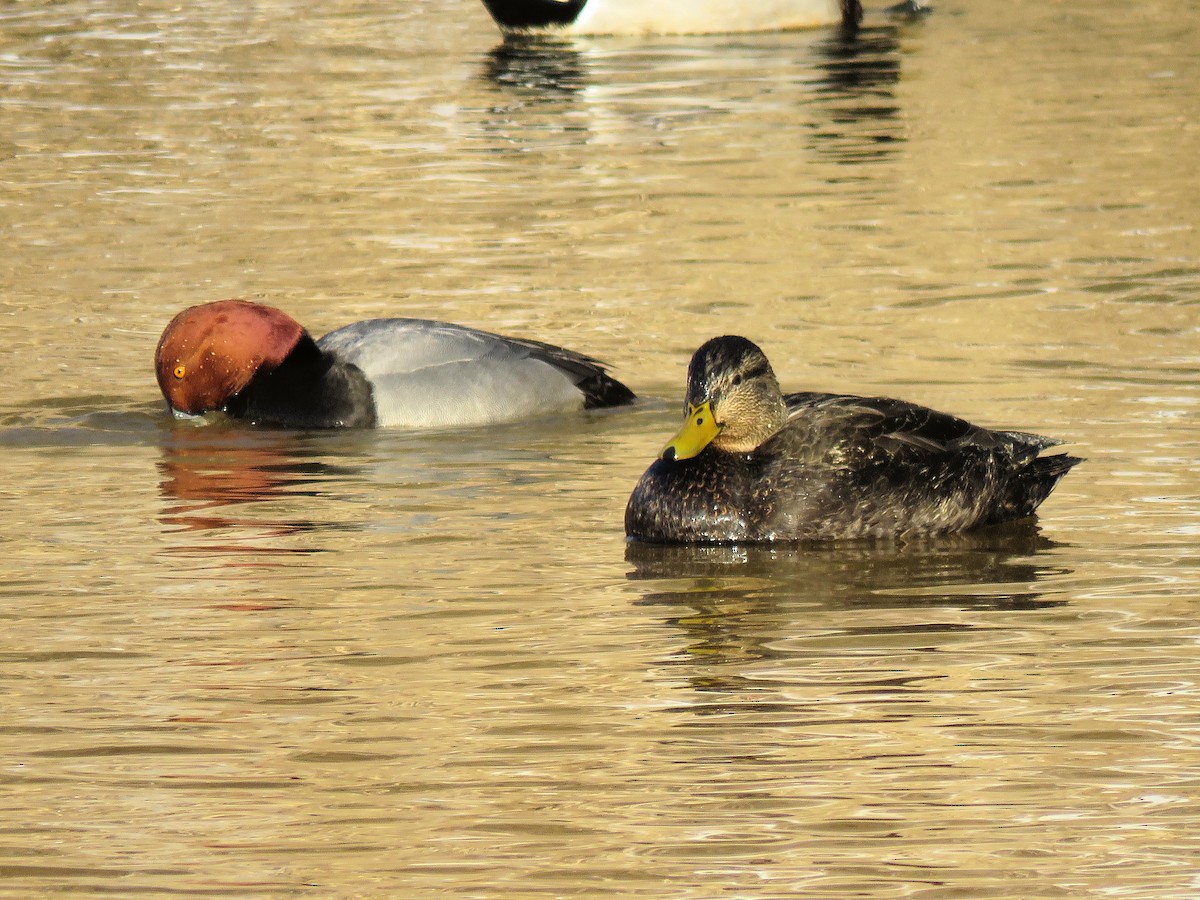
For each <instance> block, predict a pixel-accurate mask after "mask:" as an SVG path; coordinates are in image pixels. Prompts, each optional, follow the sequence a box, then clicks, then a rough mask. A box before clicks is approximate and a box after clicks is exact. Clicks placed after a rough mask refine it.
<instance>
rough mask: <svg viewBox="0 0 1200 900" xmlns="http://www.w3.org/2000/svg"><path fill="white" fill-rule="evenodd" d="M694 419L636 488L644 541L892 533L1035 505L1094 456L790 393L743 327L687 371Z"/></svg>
mask: <svg viewBox="0 0 1200 900" xmlns="http://www.w3.org/2000/svg"><path fill="white" fill-rule="evenodd" d="M687 411H688V416H687V420H686V422H685V424H684V427H683V429H681V431H680V433H679V434H678V435H676V437H675V438H673V439H672V441H671V442H670V443H669V444H668V445H667V447H666V448H665V449H664V450H663V453H662V456H661V457H660V458H659V459H658V460H656V461H655V462H654V463H653V464H652V465H651V466H650V468H649V469H647V470H646V473H645V474H644V475H643V476H642V478H641V480H640V481H639V482H638V484H637V487H636V488H634V491H633V494H632V496H630V498H629V504H628V506H627V508H626V511H625V530H626V533H627V534H628V535H629V536H630V537H631V538H636V539H639V540H644V541H657V542H665V543H694V542H741V541H746V542H762V541H803V540H836V539H852V538H890V537H907V536H915V535H929V534H939V533H945V532H952V531H962V530H966V529H970V528H976V527H980V526H983V525H990V524H996V523H1000V522H1006V521H1010V520H1014V519H1021V518H1025V517H1027V516H1030V515H1032V514H1033V512H1034V510H1036V509H1037V507H1038V505H1039V504H1040V503H1041V502H1042V501H1043V500H1045V499H1046V497H1047V496H1048V495H1049V494H1050V492H1051V491H1052V490H1053V489H1054V486H1055V485H1056V484H1057V483H1058V480H1059V479H1060V478H1062V476H1063V475H1065V474H1066V473H1067V471H1068V470H1070V469H1071V467H1072V466H1074V465H1076V464H1078V463H1079V462H1081V461H1082V460H1081V459H1079V458H1078V457H1074V456H1069V455H1067V454H1063V453H1060V454H1054V455H1050V456H1041V455H1040V453H1041V451H1043V450H1045V449H1046V448H1048V447H1051V446H1054V445H1056V444H1058V443H1060V442H1059V441H1056V440H1054V439H1052V438H1045V437H1040V436H1038V435H1032V434H1025V433H1022V432H1014V431H991V430H989V429H986V428H980V427H978V426H975V425H972V424H970V423H969V422H966V421H964V420H962V419H958V418H955V417H954V416H950V415H947V414H945V413H940V412H936V411H934V410H932V409H927V408H925V407H922V406H917V405H915V404H912V403H908V402H905V401H903V400H892V399H888V398H881V397H856V396H851V395H843V394H826V393H798V394H789V395H786V396H785V395H784V394H783V393H782V392H781V390H780V388H779V382H778V381H777V379H776V378H775V373H774V372H773V371H772V369H771V366H770V363H769V362H768V361H767V358H766V356H765V355H763V352H762V351H761V350H760V349H759V348H758V347H757V346H755V345H754V344H753V343H751V342H750V341H748V340H746V339H745V338H741V337H730V336H727V337H719V338H713V339H712V340H710V341H708V342H707V343H705V344H704V345H703V346H702V347H700V349H699V350H697V351H696V353H695V355H694V356H693V357H692V362H691V365H690V367H689V369H688V388H687Z"/></svg>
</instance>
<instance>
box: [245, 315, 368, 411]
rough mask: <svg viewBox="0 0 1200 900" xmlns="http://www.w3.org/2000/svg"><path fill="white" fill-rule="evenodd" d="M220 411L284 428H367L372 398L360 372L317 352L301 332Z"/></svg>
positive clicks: (314, 345) (318, 349) (321, 352)
mask: <svg viewBox="0 0 1200 900" xmlns="http://www.w3.org/2000/svg"><path fill="white" fill-rule="evenodd" d="M225 412H226V413H228V414H229V415H231V416H234V417H236V418H239V419H249V420H250V421H252V422H255V423H258V424H261V425H275V426H279V427H284V428H369V427H372V426H374V425H375V424H376V421H375V400H374V398H373V397H372V391H371V385H370V383H369V382H368V381H367V379H366V376H364V375H363V373H362V371H361V370H360V369H359V368H358V367H357V366H354V365H351V364H349V363H344V362H341V361H340V360H338V359H337V357H335V356H334V355H333V354H331V353H326V352H325V351H323V350H321V348H319V347H318V346H317V344H316V342H315V341H314V340H313V339H312V338H311V337H310V336H309V335H307V334H305V335H304V336H303V337H302V338H301V339H300V342H299V343H298V344H296V346H295V348H293V350H292V352H291V353H289V354H288V355H287V357H286V358H285V359H284V361H283V362H282V363H280V365H279V366H277V367H276V368H275V369H272V370H271V371H270V372H259V373H258V374H257V375H255V376H254V378H253V379H252V380H251V381H250V383H249V384H248V385H246V387H245V389H243V390H242V391H241V392H240V393H239V394H237V395H236V396H234V397H233V398H232V399H231V400H230V401H229V403H228V404H226V406H225Z"/></svg>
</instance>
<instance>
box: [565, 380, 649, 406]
mask: <svg viewBox="0 0 1200 900" xmlns="http://www.w3.org/2000/svg"><path fill="white" fill-rule="evenodd" d="M575 386H576V387H578V388H579V390H581V391H583V407H584V409H596V408H598V407H601V406H624V405H626V404H627V403H632V402H633V401H634V400H636V399H637V397H636V396H635V395H634V393H633V391H631V390H630V389H629V388H627V387H625V385H623V384H621V382H619V381H617V379H615V378H613V377H612V376H611V375H609V374H608V373H607V372H596V373H595V374H593V375H591V376H589V377H588V378H585V379H583V380H582V381H577V382H575Z"/></svg>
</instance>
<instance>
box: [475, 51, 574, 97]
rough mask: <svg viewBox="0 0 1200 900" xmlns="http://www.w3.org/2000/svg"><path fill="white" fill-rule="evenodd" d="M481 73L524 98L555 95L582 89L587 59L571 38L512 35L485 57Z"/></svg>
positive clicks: (572, 92)
mask: <svg viewBox="0 0 1200 900" xmlns="http://www.w3.org/2000/svg"><path fill="white" fill-rule="evenodd" d="M484 77H485V78H486V79H487V80H488V81H491V82H493V83H494V84H495V85H496V86H497V87H499V88H502V89H504V90H509V91H515V92H518V93H520V94H522V95H523V96H525V97H526V98H527V99H530V100H532V101H534V102H536V101H537V100H538V99H556V98H558V97H561V96H564V95H565V96H570V95H572V94H577V93H579V92H580V91H581V90H583V88H584V86H585V85H586V84H587V82H588V71H587V61H586V59H585V57H584V55H583V54H582V53H581V52H580V51H579V50H578V49H577V48H576V46H575V45H574V44H572V43H571V42H570V41H567V40H563V39H556V38H550V37H538V36H528V37H522V36H517V37H512V38H509V39H508V40H505V41H504V42H503V43H501V44H499V45H498V46H496V47H494V48H493V49H492V51H491V52H490V53H489V54H488V55H487V57H486V59H485V70H484Z"/></svg>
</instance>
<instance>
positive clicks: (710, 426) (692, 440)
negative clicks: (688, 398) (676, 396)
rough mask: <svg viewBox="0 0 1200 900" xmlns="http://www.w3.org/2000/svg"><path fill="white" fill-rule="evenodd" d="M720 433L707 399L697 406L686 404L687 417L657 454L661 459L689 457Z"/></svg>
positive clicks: (719, 427)
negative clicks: (676, 432) (677, 431)
mask: <svg viewBox="0 0 1200 900" xmlns="http://www.w3.org/2000/svg"><path fill="white" fill-rule="evenodd" d="M720 433H721V426H720V425H718V424H717V420H716V418H714V416H713V413H712V407H711V406H709V405H708V403H707V401H706V402H704V403H701V404H700V405H699V406H693V405H692V404H690V403H689V404H688V414H687V419H686V420H685V421H684V423H683V427H682V428H680V429H679V433H678V434H676V435H675V437H673V438H671V440H670V441H669V442H668V443H667V446H665V447H663V449H662V453H660V454H659V457H660V458H661V459H691V458H692V457H693V456H695V455H696V454H698V453H699V452H700V451H701V450H703V449H704V448H705V447H707V446H708V445H709V444H710V443H712V439H713V438H715V437H716V436H717V435H718V434H720Z"/></svg>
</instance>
